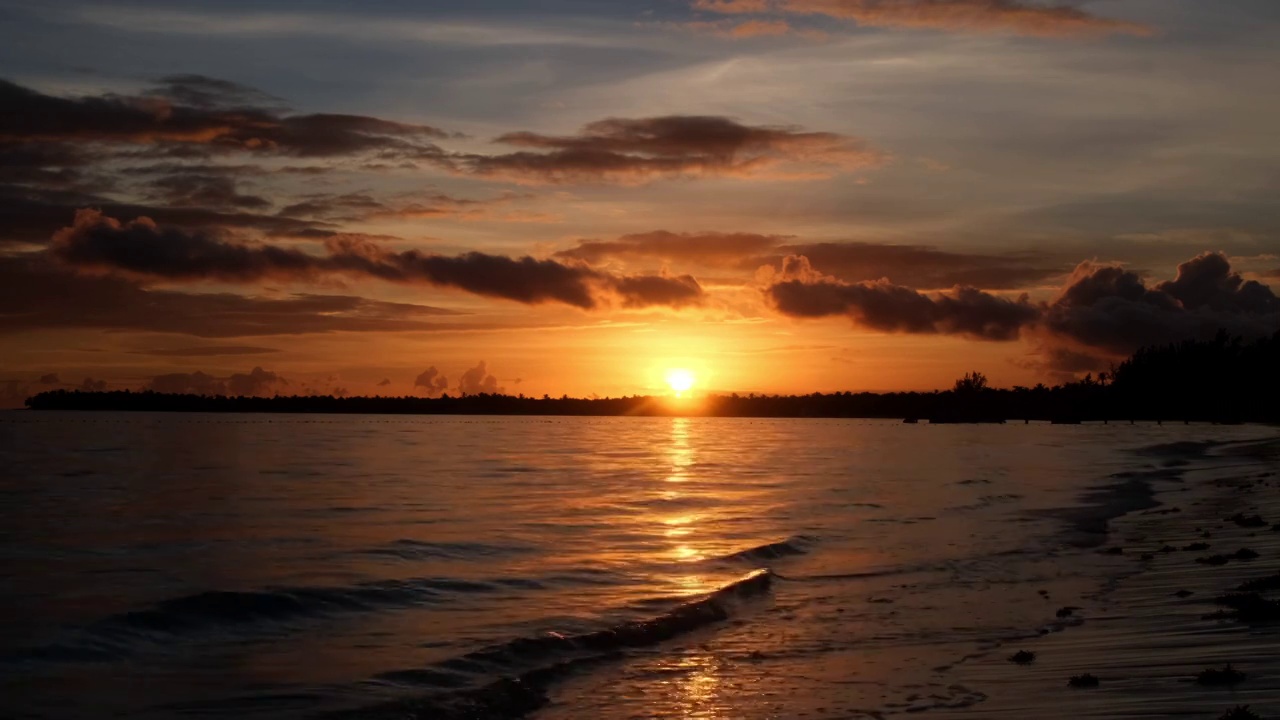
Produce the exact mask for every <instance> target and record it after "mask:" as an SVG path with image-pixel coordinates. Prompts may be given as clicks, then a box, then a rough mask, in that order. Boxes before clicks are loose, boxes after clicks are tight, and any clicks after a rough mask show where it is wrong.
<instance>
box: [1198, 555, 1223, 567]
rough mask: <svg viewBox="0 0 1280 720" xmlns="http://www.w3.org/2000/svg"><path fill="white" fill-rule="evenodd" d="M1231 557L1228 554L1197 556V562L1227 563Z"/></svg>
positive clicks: (1206, 563)
mask: <svg viewBox="0 0 1280 720" xmlns="http://www.w3.org/2000/svg"><path fill="white" fill-rule="evenodd" d="M1230 559H1231V558H1229V557H1227V556H1226V555H1210V556H1208V557H1202V558H1196V562H1198V563H1200V564H1201V565H1212V566H1218V565H1226V564H1227V561H1229V560H1230Z"/></svg>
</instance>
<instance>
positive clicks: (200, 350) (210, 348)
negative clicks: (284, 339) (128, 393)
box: [134, 345, 280, 357]
mask: <svg viewBox="0 0 1280 720" xmlns="http://www.w3.org/2000/svg"><path fill="white" fill-rule="evenodd" d="M276 352H280V351H279V350H277V349H276V348H268V347H255V346H252V345H204V346H201V347H185V348H158V349H155V350H135V351H134V354H136V355H155V356H157V357H217V356H219V355H266V354H268V353H276Z"/></svg>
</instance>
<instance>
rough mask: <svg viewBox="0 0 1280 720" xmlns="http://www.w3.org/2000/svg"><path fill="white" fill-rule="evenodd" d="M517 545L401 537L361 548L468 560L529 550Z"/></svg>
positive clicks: (383, 553) (405, 555)
mask: <svg viewBox="0 0 1280 720" xmlns="http://www.w3.org/2000/svg"><path fill="white" fill-rule="evenodd" d="M527 550H528V549H527V548H523V547H519V546H516V545H489V544H486V543H476V542H426V541H423V540H410V539H401V540H396V541H395V542H392V543H389V544H387V545H383V546H381V547H376V548H370V549H367V550H361V551H360V554H362V555H377V556H383V557H392V558H399V559H401V560H435V559H443V560H468V559H471V558H476V557H496V556H502V555H516V554H519V553H521V552H527Z"/></svg>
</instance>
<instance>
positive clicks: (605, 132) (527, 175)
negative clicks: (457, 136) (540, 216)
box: [453, 115, 887, 184]
mask: <svg viewBox="0 0 1280 720" xmlns="http://www.w3.org/2000/svg"><path fill="white" fill-rule="evenodd" d="M497 142H500V143H503V144H506V145H512V146H516V147H520V148H525V149H523V150H520V151H517V152H513V153H507V154H500V155H474V154H473V155H456V156H454V160H453V162H454V163H455V165H456V167H457V168H458V169H459V171H461V172H464V173H466V174H471V175H479V176H483V177H491V178H497V179H503V180H510V181H512V182H518V183H528V184H542V183H549V184H556V183H582V182H612V183H623V184H637V183H645V182H649V181H652V180H657V179H660V178H694V177H734V178H744V179H745V178H766V177H767V178H774V179H777V178H784V179H787V178H791V179H794V178H812V177H828V176H830V175H832V174H835V173H838V172H846V171H851V170H857V169H861V168H870V167H876V166H879V165H881V164H883V163H884V162H885V161H886V160H887V157H886V156H885V155H884V154H883V153H881V152H879V151H877V150H874V149H872V148H870V147H869V146H868V145H867V144H866V143H864V142H863V141H861V140H858V139H855V138H850V137H846V136H843V135H837V134H834V133H825V132H805V131H802V130H799V129H797V128H794V127H784V126H768V125H766V126H751V125H743V124H741V123H738V122H736V121H734V120H731V119H729V118H725V117H716V116H688V115H670V116H665V117H651V118H639V119H626V118H609V119H606V120H599V121H596V122H593V123H590V124H588V125H586V126H585V127H583V128H582V130H581V131H579V132H578V134H576V135H569V136H556V135H542V134H538V133H533V132H515V133H509V134H506V135H503V136H501V137H499V138H497Z"/></svg>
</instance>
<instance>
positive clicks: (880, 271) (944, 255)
mask: <svg viewBox="0 0 1280 720" xmlns="http://www.w3.org/2000/svg"><path fill="white" fill-rule="evenodd" d="M777 252H778V253H781V254H782V256H784V257H785V256H786V255H803V256H804V257H806V258H808V259H809V261H810V263H811V264H812V265H813V266H814V267H816V268H818V269H819V270H821V271H822V272H824V273H827V274H830V275H834V276H835V277H838V278H841V279H843V280H848V281H857V280H878V279H881V278H888V279H889V280H891V281H893V282H896V283H900V284H903V285H909V286H912V287H917V288H932V289H942V288H950V287H954V286H956V285H965V286H972V287H978V288H986V289H989V290H1011V289H1017V288H1023V287H1027V286H1028V285H1030V284H1034V283H1037V282H1040V281H1043V280H1045V279H1047V278H1050V277H1052V276H1055V275H1060V274H1062V272H1063V268H1058V267H1053V266H1048V265H1045V264H1042V263H1035V262H1032V261H1031V259H1028V258H1024V257H1017V256H1007V255H986V254H981V253H955V252H949V251H945V250H938V249H936V248H931V247H925V246H920V245H881V244H876V243H863V242H842V243H801V244H789V245H782V246H780V247H778V248H777ZM770 262H771V264H774V265H780V263H781V262H782V257H777V258H772V259H770Z"/></svg>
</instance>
